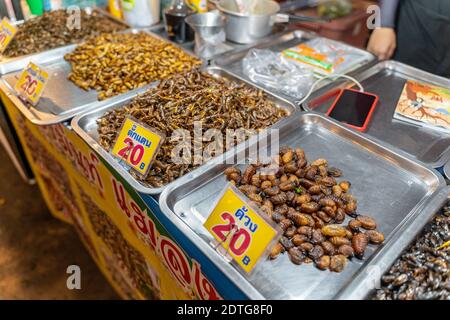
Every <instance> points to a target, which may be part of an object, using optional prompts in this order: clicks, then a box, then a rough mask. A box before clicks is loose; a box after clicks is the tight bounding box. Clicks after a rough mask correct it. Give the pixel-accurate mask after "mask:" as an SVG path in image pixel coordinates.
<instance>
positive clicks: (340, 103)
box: [327, 89, 378, 131]
mask: <svg viewBox="0 0 450 320" xmlns="http://www.w3.org/2000/svg"><path fill="white" fill-rule="evenodd" d="M377 102H378V96H376V95H374V94H372V93H367V92H361V91H358V90H354V89H343V90H341V92H340V93H339V95H338V96H337V97H336V100H335V101H334V102H333V105H332V106H331V108H330V109H329V110H328V112H327V115H328V116H330V117H331V118H333V119H336V120H338V121H340V122H343V123H345V124H346V125H348V126H350V127H352V128H354V129H356V130H359V131H365V130H366V128H367V125H368V124H369V121H370V118H371V116H372V114H373V111H374V110H375V106H376V105H377Z"/></svg>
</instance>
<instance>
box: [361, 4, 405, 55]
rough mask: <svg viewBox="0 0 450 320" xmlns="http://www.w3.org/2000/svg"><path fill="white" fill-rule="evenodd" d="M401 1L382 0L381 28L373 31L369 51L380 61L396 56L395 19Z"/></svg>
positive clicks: (368, 46)
mask: <svg viewBox="0 0 450 320" xmlns="http://www.w3.org/2000/svg"><path fill="white" fill-rule="evenodd" d="M398 3H399V0H380V19H381V21H380V22H381V27H379V28H376V29H375V30H373V32H372V35H371V36H370V39H369V43H368V45H367V50H368V51H370V52H372V53H373V54H374V55H376V56H377V57H378V59H380V60H387V59H389V58H391V57H392V55H393V54H394V51H395V48H396V47H397V37H396V34H395V29H394V28H395V19H396V16H397V8H398Z"/></svg>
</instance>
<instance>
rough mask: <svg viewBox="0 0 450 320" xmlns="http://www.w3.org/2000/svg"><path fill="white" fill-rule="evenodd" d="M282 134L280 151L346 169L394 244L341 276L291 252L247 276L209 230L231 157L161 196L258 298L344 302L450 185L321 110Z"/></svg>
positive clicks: (362, 205)
mask: <svg viewBox="0 0 450 320" xmlns="http://www.w3.org/2000/svg"><path fill="white" fill-rule="evenodd" d="M279 136H280V146H284V145H287V146H290V147H298V146H301V147H302V148H304V149H305V152H306V154H307V156H308V159H317V158H327V159H328V161H329V163H330V164H331V165H333V166H337V167H339V168H341V169H342V170H343V172H344V176H343V179H346V180H349V181H351V183H352V191H351V192H352V194H353V195H355V196H356V197H357V199H358V212H359V213H360V214H367V215H370V216H372V217H374V218H375V219H376V220H377V222H378V228H379V230H380V231H381V232H383V233H384V234H385V236H386V241H385V243H384V244H383V245H381V246H372V245H370V246H369V247H368V249H367V251H366V255H365V259H364V260H363V261H360V260H357V259H353V260H352V261H351V262H349V264H348V265H347V267H346V268H345V269H344V271H343V272H342V273H339V274H337V273H331V272H328V271H326V272H324V271H320V270H318V269H317V268H315V267H314V266H313V265H301V266H297V265H294V264H293V263H292V262H291V261H290V260H289V258H288V256H287V255H286V254H284V255H282V256H280V257H279V258H277V259H275V260H273V261H271V260H264V261H261V262H260V265H258V266H257V268H258V269H255V270H254V273H253V274H251V275H250V277H249V278H245V277H244V276H243V275H242V274H241V273H240V272H239V271H238V270H237V269H235V267H233V266H232V265H231V264H229V263H227V262H226V261H225V260H224V259H223V258H222V257H221V256H220V255H219V254H218V253H217V252H216V251H215V250H214V249H213V248H212V247H211V246H210V245H209V241H210V240H211V239H212V237H211V236H210V235H209V233H208V232H207V231H206V229H205V228H204V227H203V222H204V221H205V220H206V218H207V215H208V214H209V212H210V210H211V206H212V204H213V203H214V202H215V200H216V199H217V197H218V195H219V193H220V191H221V189H222V188H223V187H224V185H225V183H226V181H225V176H224V175H223V170H224V169H225V168H226V167H227V166H229V165H226V164H223V163H227V162H226V160H227V159H225V161H223V162H222V163H221V164H216V165H214V166H212V167H211V168H210V169H209V170H207V171H205V172H203V173H202V174H201V175H199V176H197V179H195V180H192V179H189V178H187V177H183V178H181V179H179V180H178V181H177V182H175V183H174V184H172V185H170V186H169V187H167V189H166V190H164V192H163V193H162V195H161V196H160V206H161V208H162V210H163V212H164V213H165V214H166V215H167V216H168V217H169V218H170V219H171V220H172V221H175V223H176V224H177V226H178V227H179V228H180V229H181V230H182V231H183V232H184V233H185V234H186V235H187V236H188V237H189V238H190V240H191V241H192V242H193V243H194V244H196V245H197V247H198V248H199V249H200V250H201V251H202V252H203V253H204V254H205V256H207V257H209V258H210V259H211V260H212V261H213V263H215V264H216V265H217V266H218V267H219V268H220V270H221V271H222V272H223V273H224V275H225V276H226V277H228V278H230V279H231V280H232V281H234V282H235V283H236V284H238V285H239V287H240V288H241V289H242V290H243V291H244V293H245V294H247V295H248V297H249V298H252V299H258V298H261V297H263V298H267V299H333V298H335V297H337V296H338V294H339V293H340V292H341V291H342V290H343V289H344V288H345V287H346V286H347V285H349V284H350V283H352V280H353V279H354V277H355V276H356V275H359V274H362V275H364V274H366V272H367V270H370V267H371V266H373V265H374V264H373V257H376V256H383V254H384V252H385V250H387V249H388V248H390V247H391V246H393V245H395V243H396V242H397V241H399V238H401V237H402V236H403V235H402V234H401V233H399V230H401V229H402V228H404V227H406V226H409V225H414V224H415V219H416V218H417V217H418V215H419V214H420V213H421V212H422V210H423V208H424V207H425V206H426V205H427V204H428V203H430V199H431V196H433V195H435V194H437V193H438V192H439V191H440V190H441V189H442V187H443V186H444V180H443V178H442V176H441V175H440V174H438V173H437V172H436V171H434V170H431V169H428V168H426V167H424V166H423V165H421V164H419V163H417V162H415V161H413V160H411V159H410V158H408V157H407V156H405V155H404V154H403V153H402V152H401V151H398V152H397V151H393V150H391V149H387V148H386V147H384V146H383V145H380V144H378V143H376V142H373V141H371V140H369V139H368V138H366V137H365V136H364V135H361V134H359V133H356V132H354V131H351V130H349V129H347V128H346V127H345V126H343V125H341V124H339V123H337V122H336V121H333V120H331V119H329V118H326V117H324V116H322V115H319V114H316V113H297V114H296V115H295V116H294V117H291V118H290V119H289V120H288V121H286V122H285V123H284V124H283V126H281V127H280V131H279ZM250 148H251V146H250ZM240 152H246V150H243V151H240ZM250 157H251V155H250ZM240 168H241V169H242V168H243V166H240Z"/></svg>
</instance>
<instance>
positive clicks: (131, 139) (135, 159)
mask: <svg viewBox="0 0 450 320" xmlns="http://www.w3.org/2000/svg"><path fill="white" fill-rule="evenodd" d="M163 140H164V136H163V135H162V134H158V133H156V132H155V131H153V130H150V128H148V127H147V126H146V125H144V124H142V123H139V122H138V121H137V120H135V119H133V118H132V117H128V118H126V119H125V121H124V123H123V124H122V128H121V129H120V132H119V135H118V137H117V140H116V142H115V144H114V146H113V148H112V150H111V153H112V154H113V155H114V156H115V157H117V158H119V159H120V160H123V161H125V162H126V164H127V165H129V166H130V167H131V168H132V169H134V170H135V171H136V172H138V173H139V174H140V175H141V176H144V177H145V176H146V175H147V173H148V170H149V169H150V165H151V163H152V161H153V159H154V157H155V155H156V154H157V152H158V150H159V146H160V145H161V143H162V142H163Z"/></svg>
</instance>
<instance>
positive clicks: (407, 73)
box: [303, 61, 450, 168]
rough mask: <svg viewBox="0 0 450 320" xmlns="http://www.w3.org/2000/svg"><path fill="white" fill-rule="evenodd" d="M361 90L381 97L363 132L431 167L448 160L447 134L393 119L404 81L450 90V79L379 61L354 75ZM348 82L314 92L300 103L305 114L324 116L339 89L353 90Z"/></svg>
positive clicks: (334, 84)
mask: <svg viewBox="0 0 450 320" xmlns="http://www.w3.org/2000/svg"><path fill="white" fill-rule="evenodd" d="M355 78H356V79H357V80H358V81H360V82H361V84H362V85H363V87H364V90H366V91H367V92H371V93H374V94H376V95H378V96H379V97H380V99H379V101H378V105H377V107H376V109H375V112H374V113H373V116H372V119H371V121H370V123H369V126H368V129H367V131H366V132H365V133H367V134H368V135H370V136H371V137H374V138H376V139H378V140H380V141H382V142H384V143H388V144H390V145H393V146H394V147H396V148H399V149H401V150H403V151H405V152H406V153H408V154H409V155H410V156H412V157H413V158H415V159H416V160H418V161H421V162H423V163H425V164H426V165H429V166H430V167H433V168H439V167H442V166H443V165H444V164H445V163H446V162H447V161H449V160H450V134H448V133H443V132H441V131H436V130H432V129H427V128H422V127H418V126H415V125H412V124H408V123H404V122H402V121H398V120H393V115H394V111H395V108H396V106H397V102H398V99H399V98H400V94H401V92H402V90H403V87H404V85H405V82H406V80H407V79H412V80H417V81H422V82H427V83H430V84H434V85H438V86H441V87H445V88H450V79H446V78H443V77H439V76H436V75H433V74H431V73H428V72H425V71H422V70H419V69H416V68H413V67H410V66H407V65H404V64H401V63H399V62H395V61H386V62H380V63H378V64H377V65H375V66H373V67H371V68H369V69H367V70H365V71H363V72H361V73H359V74H357V75H356V76H355ZM352 86H353V83H352V82H350V81H347V80H346V81H339V82H335V83H333V84H330V85H328V86H327V87H325V88H323V89H321V90H319V91H317V92H315V93H314V94H312V95H311V97H310V98H309V99H308V100H307V101H306V102H305V103H304V104H303V108H304V109H305V110H306V111H311V110H314V111H316V112H320V113H326V112H327V110H328V109H329V108H330V107H331V104H332V102H333V100H334V98H335V96H336V94H337V92H338V89H342V88H348V87H352Z"/></svg>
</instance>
